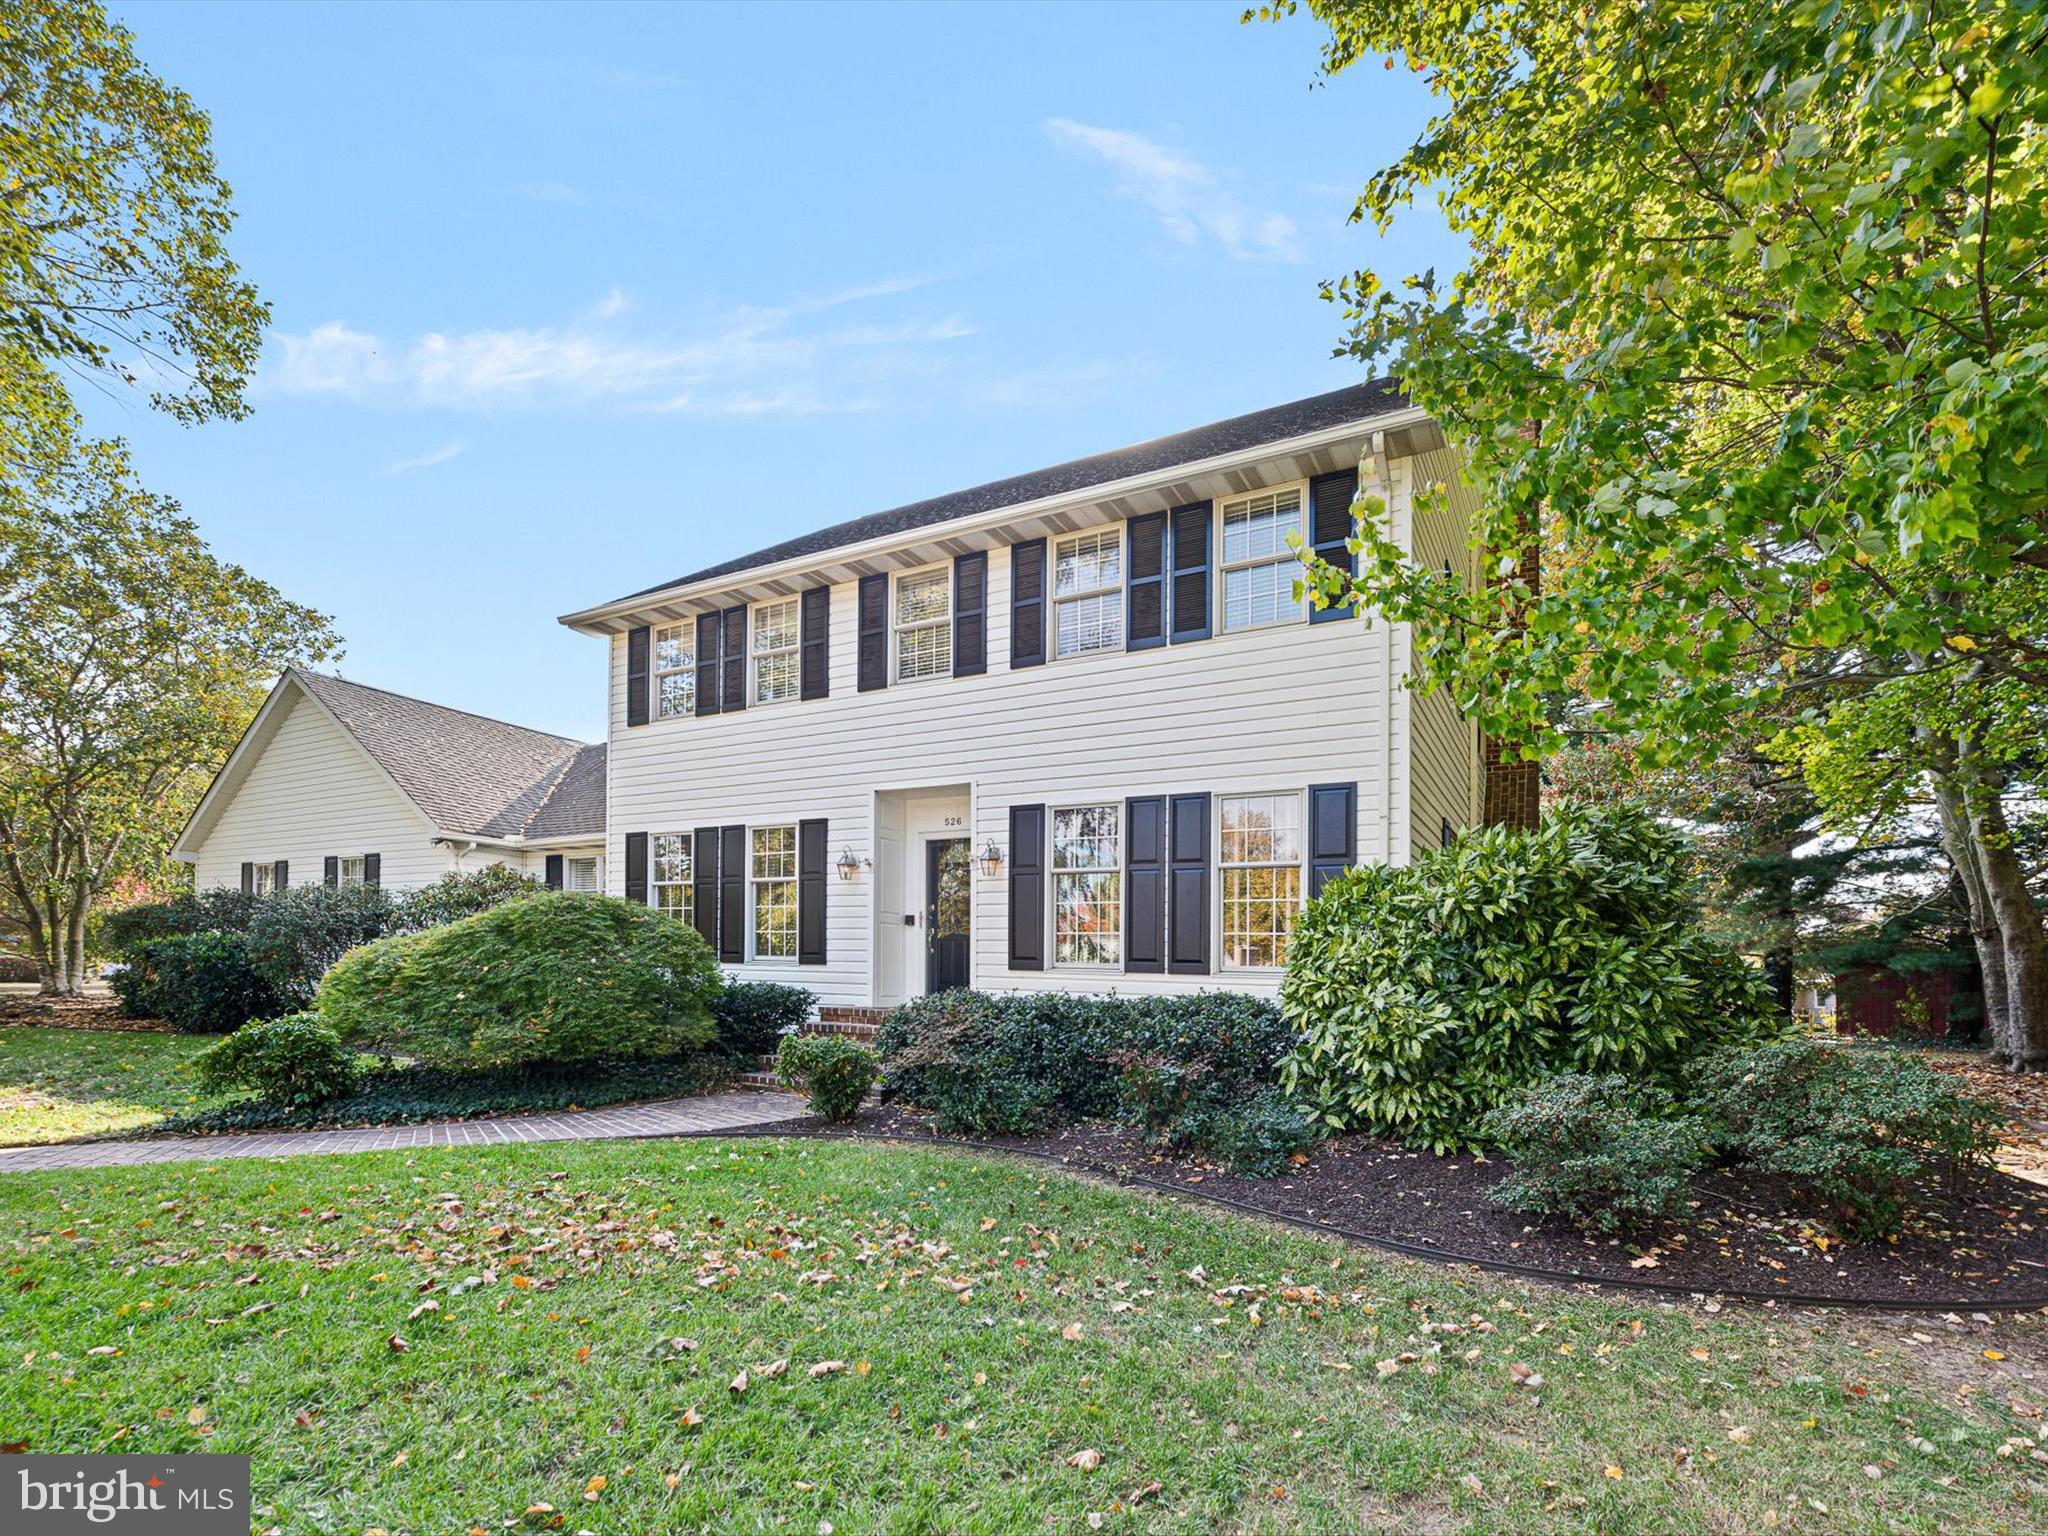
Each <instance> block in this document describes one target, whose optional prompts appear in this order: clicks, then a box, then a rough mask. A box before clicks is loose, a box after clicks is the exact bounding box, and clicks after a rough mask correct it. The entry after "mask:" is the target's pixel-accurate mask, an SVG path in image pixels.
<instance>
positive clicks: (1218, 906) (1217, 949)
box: [1209, 624, 1309, 976]
mask: <svg viewBox="0 0 2048 1536" xmlns="http://www.w3.org/2000/svg"><path fill="white" fill-rule="evenodd" d="M1251 627H1252V628H1256V629H1270V628H1272V627H1273V626H1271V625H1264V624H1261V625H1253V626H1251ZM1286 797H1292V798H1293V800H1294V801H1295V809H1296V811H1297V813H1298V814H1297V816H1296V819H1295V835H1296V836H1297V838H1299V840H1300V846H1299V849H1298V852H1297V855H1296V858H1295V861H1294V864H1295V868H1296V869H1298V870H1299V871H1300V872H1301V884H1300V886H1299V899H1298V900H1297V901H1296V903H1295V908H1294V915H1295V919H1296V921H1297V922H1298V921H1299V920H1300V917H1301V914H1302V912H1303V911H1304V910H1305V909H1306V908H1307V906H1308V866H1309V859H1308V791H1307V790H1306V789H1303V788H1300V787H1293V788H1287V787H1282V788H1278V789H1228V790H1218V791H1217V792H1215V794H1214V795H1212V796H1211V803H1212V806H1213V809H1212V810H1211V812H1210V826H1209V837H1210V843H1209V846H1210V847H1211V848H1213V849H1214V850H1215V861H1214V863H1215V870H1216V896H1215V900H1214V902H1213V904H1212V907H1211V911H1210V914H1209V921H1210V924H1211V927H1210V931H1209V939H1210V943H1211V944H1212V945H1213V946H1214V948H1213V949H1212V951H1211V953H1213V954H1214V955H1215V956H1216V969H1217V970H1218V971H1219V972H1221V971H1232V972H1235V973H1237V974H1239V975H1243V976H1279V975H1282V974H1284V973H1285V972H1286V970H1287V967H1286V965H1284V964H1281V965H1238V964H1236V963H1235V962H1233V961H1232V960H1231V958H1230V952H1229V947H1228V946H1227V945H1226V944H1225V943H1224V924H1223V904H1224V898H1223V872H1224V870H1225V869H1285V868H1286V867H1287V866H1286V865H1285V864H1229V865H1226V864H1225V863H1224V862H1223V802H1224V801H1225V800H1259V799H1282V798H1286Z"/></svg>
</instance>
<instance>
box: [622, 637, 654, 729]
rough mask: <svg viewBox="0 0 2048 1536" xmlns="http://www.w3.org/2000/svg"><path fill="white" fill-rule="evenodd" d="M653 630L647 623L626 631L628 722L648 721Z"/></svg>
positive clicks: (641, 722) (643, 722)
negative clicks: (650, 653)
mask: <svg viewBox="0 0 2048 1536" xmlns="http://www.w3.org/2000/svg"><path fill="white" fill-rule="evenodd" d="M652 634H653V631H652V630H650V629H649V628H648V627H647V626H646V625H645V624H642V625H640V626H639V627H638V628H635V629H629V630H627V631H626V724H628V725H645V724H646V723H647V698H648V679H649V677H650V676H651V675H652V672H651V668H650V666H649V663H648V654H649V650H650V648H651V637H652Z"/></svg>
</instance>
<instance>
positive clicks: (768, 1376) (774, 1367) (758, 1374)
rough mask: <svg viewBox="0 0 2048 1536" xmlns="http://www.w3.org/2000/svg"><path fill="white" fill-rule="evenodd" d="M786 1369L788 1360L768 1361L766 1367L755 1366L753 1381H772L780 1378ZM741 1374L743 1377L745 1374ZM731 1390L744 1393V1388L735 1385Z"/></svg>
mask: <svg viewBox="0 0 2048 1536" xmlns="http://www.w3.org/2000/svg"><path fill="white" fill-rule="evenodd" d="M788 1369H789V1361H788V1360H786V1359H784V1360H770V1361H769V1362H768V1363H767V1364H766V1365H757V1366H755V1367H754V1380H756V1381H773V1380H774V1379H775V1378H776V1377H778V1376H780V1375H781V1374H782V1373H783V1372H784V1371H786V1370H788ZM741 1374H742V1375H744V1374H745V1372H741ZM733 1390H734V1391H736V1392H744V1391H745V1390H746V1388H744V1387H742V1386H738V1385H737V1384H735V1386H734V1388H733Z"/></svg>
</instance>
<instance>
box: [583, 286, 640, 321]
mask: <svg viewBox="0 0 2048 1536" xmlns="http://www.w3.org/2000/svg"><path fill="white" fill-rule="evenodd" d="M632 307H633V301H632V299H630V298H628V297H627V295H626V290H625V289H623V288H614V289H613V290H612V291H611V292H610V293H608V294H606V295H605V296H604V297H603V298H601V299H599V300H598V301H597V302H596V303H595V304H593V305H591V306H590V318H591V319H593V320H612V319H616V318H617V317H618V316H620V315H623V314H624V313H625V312H626V311H627V310H629V309H631V308H632Z"/></svg>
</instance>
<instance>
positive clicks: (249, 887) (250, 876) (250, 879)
mask: <svg viewBox="0 0 2048 1536" xmlns="http://www.w3.org/2000/svg"><path fill="white" fill-rule="evenodd" d="M242 894H243V895H244V896H253V895H255V894H256V866H255V865H254V864H244V865H243V866H242Z"/></svg>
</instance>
